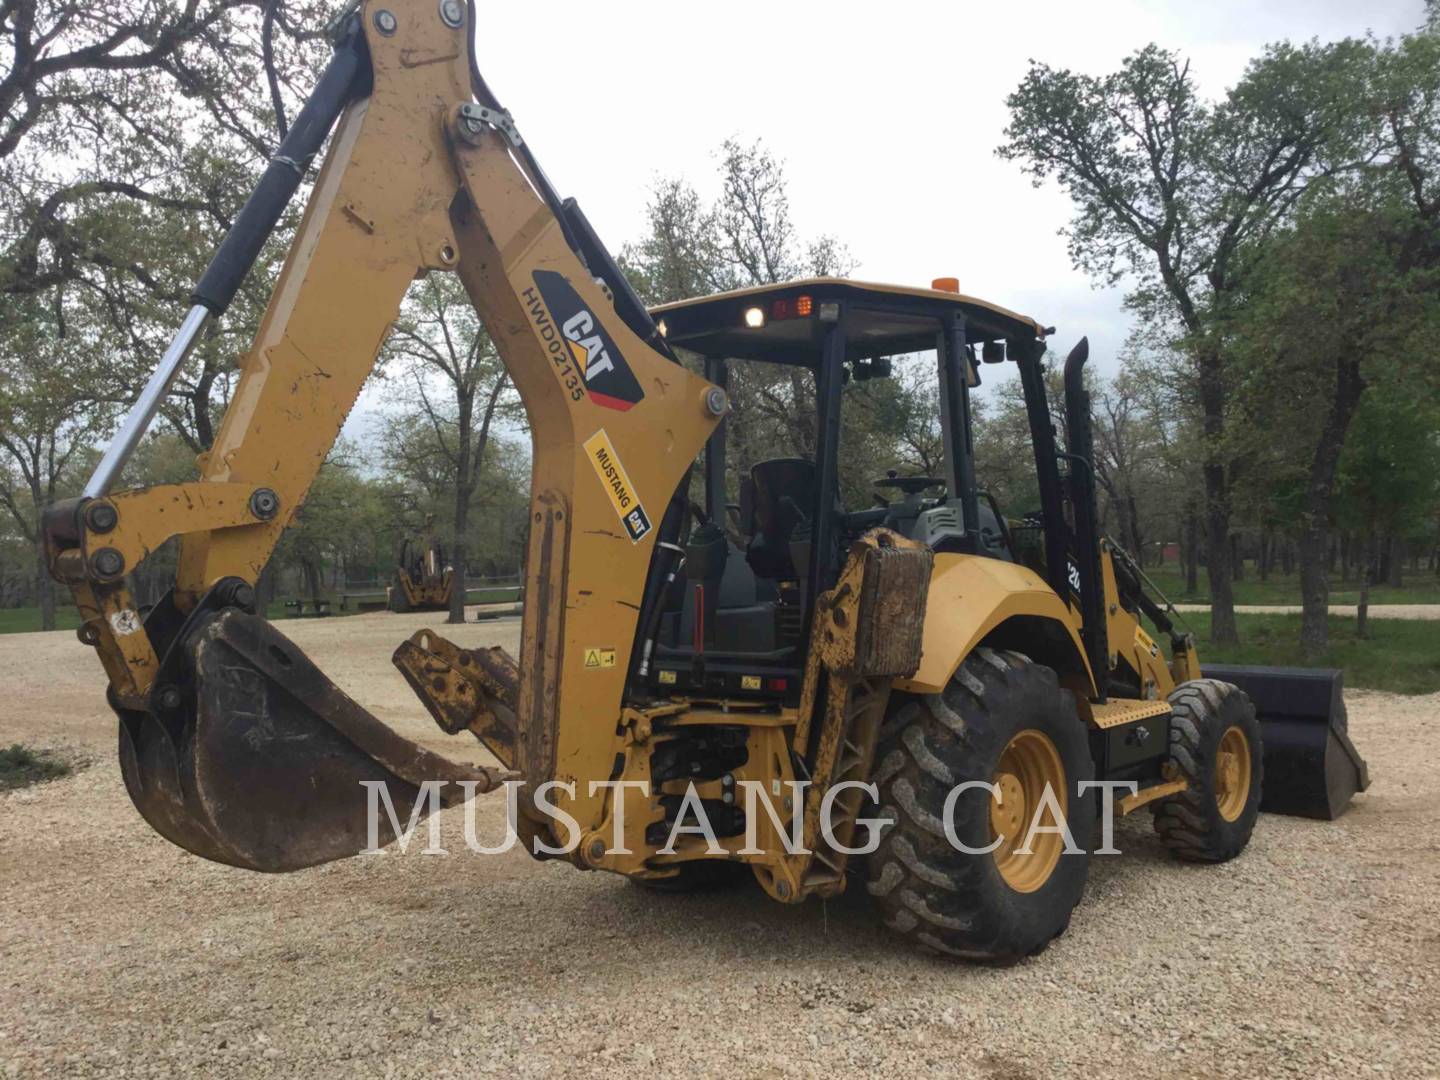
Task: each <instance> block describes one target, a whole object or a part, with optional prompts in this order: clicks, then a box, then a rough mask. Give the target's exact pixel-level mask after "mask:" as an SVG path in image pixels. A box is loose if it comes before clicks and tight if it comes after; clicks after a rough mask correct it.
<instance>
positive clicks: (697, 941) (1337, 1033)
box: [0, 615, 1440, 1080]
mask: <svg viewBox="0 0 1440 1080" xmlns="http://www.w3.org/2000/svg"><path fill="white" fill-rule="evenodd" d="M431 618H433V617H427V616H424V615H416V616H395V615H372V616H357V617H354V618H347V619H332V620H321V621H305V622H289V623H285V624H283V628H284V629H285V631H286V632H287V633H289V634H291V635H292V636H293V637H294V638H295V640H296V641H297V642H298V643H300V644H301V645H302V646H304V647H305V648H306V649H307V651H309V652H310V654H311V655H312V656H313V657H314V658H315V659H316V660H317V661H318V662H319V663H320V664H321V666H322V667H324V668H325V669H326V670H327V671H328V672H329V673H330V674H331V675H332V676H333V677H334V678H335V679H336V681H337V682H339V683H340V684H341V685H342V686H344V687H345V688H346V689H347V690H348V691H349V692H350V693H351V694H352V695H354V696H356V697H357V698H359V699H360V700H362V701H364V702H366V703H367V704H369V705H370V706H371V708H372V709H373V710H374V711H375V712H376V713H377V714H378V715H380V716H381V717H382V718H384V719H386V720H387V721H389V722H391V723H393V724H395V725H396V726H397V727H399V728H401V729H402V730H404V731H405V732H406V733H407V734H410V735H412V736H413V737H420V738H423V739H424V740H425V741H426V742H427V744H429V745H431V746H435V747H442V746H445V745H446V744H447V740H446V738H445V737H444V736H443V735H441V734H440V733H439V731H438V729H436V728H435V727H434V726H433V725H432V724H431V722H430V721H429V719H428V717H426V716H425V714H424V712H423V710H422V709H421V708H420V706H419V705H418V704H417V703H416V702H415V701H414V700H413V699H412V698H411V697H410V694H409V690H408V689H407V688H406V687H405V685H404V683H403V682H402V680H401V679H400V676H399V675H398V674H397V673H395V672H394V671H393V669H392V668H391V667H390V664H389V660H388V657H389V653H390V651H391V649H392V647H393V646H394V644H395V643H396V642H397V641H398V640H399V639H400V637H401V636H402V635H405V634H408V633H411V632H413V630H414V629H416V628H418V627H420V626H422V625H425V624H426V622H427V619H431ZM450 629H455V630H456V631H457V632H456V633H455V634H454V635H453V636H454V637H455V638H456V639H457V640H459V641H460V642H461V643H463V644H471V645H476V644H482V643H499V644H505V645H508V646H510V647H511V648H512V649H513V647H514V643H515V640H516V636H517V629H518V623H517V622H516V621H515V620H508V621H504V622H499V623H493V622H492V623H484V624H474V623H472V624H469V625H467V626H466V627H464V628H450ZM0 688H3V695H0V745H3V744H8V743H10V742H13V741H24V742H27V743H31V744H33V745H39V746H52V747H57V748H59V749H61V750H63V751H64V752H67V753H70V754H74V755H81V756H87V757H88V758H90V759H91V760H93V761H94V762H95V764H93V765H92V766H91V767H89V768H87V769H85V770H84V771H83V772H81V773H80V774H78V775H76V776H73V777H71V778H68V779H65V780H61V781H57V782H54V783H52V784H48V785H45V786H42V787H38V788H31V789H28V790H25V791H20V792H15V793H12V794H9V795H5V796H0V1075H35V1074H41V1073H44V1074H47V1075H117V1076H118V1075H168V1074H174V1073H178V1072H185V1073H194V1072H199V1071H203V1072H205V1073H207V1074H215V1075H225V1076H251V1075H272V1074H273V1075H281V1074H301V1073H304V1074H313V1073H316V1072H321V1073H326V1074H332V1073H339V1072H342V1071H343V1072H345V1073H347V1074H349V1073H361V1074H365V1075H385V1076H392V1075H394V1076H435V1075H469V1074H474V1073H485V1072H497V1073H506V1074H515V1073H518V1074H522V1075H531V1074H537V1075H538V1074H553V1073H565V1074H579V1075H589V1074H596V1075H600V1074H610V1073H619V1072H622V1071H623V1072H634V1071H636V1070H641V1071H644V1072H650V1073H659V1074H663V1075H693V1074H712V1073H721V1072H724V1073H728V1074H731V1075H762V1076H789V1075H825V1074H833V1073H835V1072H836V1071H837V1070H842V1069H848V1070H860V1071H864V1072H866V1073H874V1074H884V1075H904V1076H911V1077H913V1076H915V1075H919V1074H921V1073H928V1072H944V1073H950V1074H958V1075H966V1076H979V1077H998V1078H1008V1080H1019V1078H1022V1077H1051V1076H1125V1077H1134V1076H1155V1075H1167V1076H1181V1077H1214V1076H1255V1075H1261V1074H1265V1075H1298V1076H1342V1075H1343V1076H1347V1077H1348V1076H1352V1075H1354V1074H1356V1073H1357V1072H1358V1073H1361V1074H1365V1073H1373V1074H1385V1075H1388V1074H1391V1073H1394V1074H1397V1075H1411V1076H1414V1075H1423V1076H1435V1075H1437V1072H1436V1068H1437V1066H1436V1062H1437V1061H1440V829H1437V823H1440V774H1437V771H1436V769H1435V768H1434V765H1433V762H1434V760H1435V758H1436V756H1437V754H1440V725H1437V724H1436V723H1435V715H1436V711H1437V708H1440V695H1432V696H1429V697H1418V698H1403V697H1397V696H1394V695H1388V694H1379V693H1368V692H1363V691H1359V692H1357V691H1352V692H1350V693H1348V694H1347V701H1348V703H1349V707H1350V718H1351V727H1352V732H1353V734H1354V738H1355V742H1356V743H1357V744H1358V745H1359V747H1360V748H1361V750H1362V751H1363V752H1364V753H1365V754H1366V755H1367V756H1368V757H1369V759H1370V763H1371V769H1372V774H1373V776H1374V785H1373V787H1372V788H1371V791H1370V793H1369V794H1368V795H1365V796H1362V797H1360V798H1359V799H1358V800H1357V802H1356V804H1355V806H1354V808H1353V809H1352V810H1351V812H1350V813H1349V814H1348V815H1346V817H1344V818H1343V819H1341V821H1339V822H1337V823H1333V824H1326V823H1319V822H1312V821H1302V820H1298V819H1291V818H1280V817H1272V816H1268V815H1266V816H1262V818H1261V820H1260V823H1259V826H1258V828H1257V829H1256V832H1255V838H1254V841H1253V842H1252V844H1251V847H1250V850H1249V851H1248V852H1247V853H1246V854H1245V855H1244V856H1243V857H1241V858H1240V859H1238V860H1236V861H1234V862H1232V863H1229V864H1226V865H1224V866H1221V867H1212V868H1200V867H1191V866H1183V865H1180V864H1177V863H1175V862H1172V861H1170V860H1168V859H1167V858H1166V857H1165V856H1164V854H1163V853H1162V852H1161V850H1160V848H1159V846H1158V844H1157V842H1156V841H1155V840H1154V839H1153V838H1152V836H1151V833H1150V832H1149V824H1148V817H1146V816H1145V815H1143V814H1142V815H1137V819H1139V818H1144V819H1145V820H1135V821H1126V822H1124V823H1122V826H1121V829H1120V832H1119V841H1120V845H1121V847H1122V848H1123V849H1124V852H1125V853H1124V854H1123V855H1120V856H1114V857H1108V858H1098V859H1097V860H1096V862H1095V865H1094V869H1093V872H1092V874H1091V879H1090V880H1091V884H1090V889H1089V892H1088V893H1087V896H1086V899H1085V901H1084V903H1083V904H1082V905H1081V907H1080V909H1079V910H1078V911H1077V913H1076V917H1075V920H1074V922H1073V924H1072V926H1071V929H1070V931H1069V933H1068V934H1066V935H1065V936H1064V937H1062V938H1061V939H1060V940H1059V941H1057V942H1056V943H1055V944H1054V945H1053V946H1052V947H1051V948H1050V950H1049V951H1048V952H1046V953H1045V954H1044V955H1043V956H1041V957H1038V958H1035V959H1033V960H1030V961H1028V962H1026V963H1024V964H1021V965H1019V966H1017V967H1014V968H1010V969H1007V970H992V969H985V968H977V967H970V966H964V965H956V964H952V963H946V962H940V961H937V960H935V959H931V958H928V957H926V956H922V955H918V954H915V953H912V952H909V951H906V950H905V949H903V948H899V947H896V946H895V945H894V944H892V942H890V941H889V940H888V939H887V938H886V937H885V936H884V935H882V934H881V933H880V932H879V931H878V930H877V928H876V926H875V924H874V921H873V919H872V917H871V915H870V912H869V910H868V907H867V904H866V898H865V896H864V891H863V890H860V889H854V890H852V891H851V893H849V894H847V895H846V896H845V897H842V898H841V899H840V900H838V901H834V902H831V903H830V904H828V905H821V904H819V903H818V902H817V903H812V904H809V905H807V906H805V907H803V908H800V909H798V910H793V909H788V908H784V907H781V906H780V905H777V904H774V903H772V902H770V901H767V900H766V899H764V898H763V897H762V896H761V895H760V893H759V892H758V890H757V891H752V890H744V889H740V890H735V891H732V892H727V893H723V894H718V895H710V896H694V897H667V896H656V895H653V894H650V893H646V892H644V891H642V890H640V889H637V888H633V887H631V886H629V885H628V884H626V883H625V882H624V881H622V880H620V879H618V878H614V877H611V876H609V875H603V874H598V873H582V872H579V871H577V870H575V869H573V868H571V867H569V866H564V865H557V864H554V863H547V864H541V863H536V862H533V861H531V860H530V859H529V858H528V857H526V856H525V855H524V854H522V853H520V852H511V853H509V854H507V855H503V856H498V857H490V858H482V857H478V856H472V855H469V854H468V853H464V847H463V844H462V843H461V842H460V840H459V829H460V823H461V815H462V814H463V811H460V810H457V811H451V812H449V813H448V814H447V815H446V822H445V824H446V829H447V834H448V835H451V836H453V838H454V843H453V845H452V848H453V850H455V851H456V852H457V854H453V855H451V856H449V857H439V856H429V857H426V856H421V855H419V854H417V853H415V850H414V849H412V852H411V854H408V855H395V854H390V855H386V856H383V857H369V858H361V859H352V860H349V861H347V862H344V863H336V864H331V865H329V866H325V867H320V868H316V869H313V870H309V871H305V872H302V873H298V874H291V875H287V876H280V877H266V876H262V875H258V874H251V873H247V872H244V871H239V870H233V869H229V868H226V867H222V866H217V865H213V864H210V863H207V862H204V861H203V860H201V859H198V858H195V857H193V856H190V855H187V854H185V853H183V852H181V851H180V850H178V849H176V848H173V847H171V846H170V845H169V844H167V843H166V842H165V841H163V840H161V839H160V838H159V837H158V836H156V835H154V834H153V833H151V832H150V831H149V830H148V828H147V827H146V826H145V825H144V824H143V823H142V822H141V820H140V818H139V816H138V815H137V814H136V813H135V812H134V810H133V809H132V807H131V806H130V803H129V801H128V799H127V798H126V796H125V793H124V790H123V787H122V785H121V781H120V774H119V770H118V768H117V766H116V765H115V764H114V760H113V759H114V748H113V741H114V720H113V719H112V718H111V716H110V715H109V714H108V713H107V711H106V709H105V706H104V702H103V697H102V689H103V677H102V675H101V672H100V668H99V665H98V663H97V662H96V660H95V659H94V656H93V654H92V653H90V651H89V650H87V649H84V648H82V647H81V646H79V645H78V644H77V643H76V642H75V639H74V637H73V636H72V635H70V634H63V633H62V634H30V635H10V636H5V637H0ZM457 745H458V744H457ZM449 749H450V752H451V753H453V754H455V755H456V756H463V755H462V754H460V753H458V752H457V751H456V749H455V747H454V746H450V747H449ZM502 813H503V808H502V806H501V803H500V800H499V798H498V796H490V797H487V798H485V799H483V800H481V805H480V807H479V814H478V816H479V821H480V828H481V830H482V836H490V837H494V836H498V835H499V833H498V827H499V823H500V821H501V817H502Z"/></svg>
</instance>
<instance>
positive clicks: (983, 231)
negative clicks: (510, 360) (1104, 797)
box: [349, 0, 1423, 435]
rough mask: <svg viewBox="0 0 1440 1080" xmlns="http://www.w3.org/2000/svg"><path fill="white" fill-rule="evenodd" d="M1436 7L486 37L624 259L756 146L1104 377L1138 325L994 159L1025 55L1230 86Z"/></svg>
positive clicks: (1389, 31)
mask: <svg viewBox="0 0 1440 1080" xmlns="http://www.w3.org/2000/svg"><path fill="white" fill-rule="evenodd" d="M1422 7H1423V5H1422V3H1421V0H1366V2H1364V3H1360V2H1357V0H1267V2H1262V3H1244V2H1241V0H1209V2H1206V0H1174V2H1163V3H1161V2H1151V3H1142V2H1138V0H1131V2H1124V0H1109V2H1104V0H1101V2H1097V3H1075V2H1073V0H1072V2H1068V3H1049V2H1045V3H1036V2H1025V0H1010V2H1001V3H983V4H982V3H954V2H952V3H922V2H919V0H888V2H885V3H879V4H875V3H867V4H863V5H862V4H851V3H845V2H831V3H823V4H822V3H796V2H787V0H769V2H766V3H756V2H752V0H728V2H725V3H705V4H696V3H685V2H683V0H679V2H677V0H669V2H657V0H640V2H634V0H630V2H627V3H624V4H597V3H593V2H591V3H569V2H556V0H547V2H546V3H544V4H543V5H541V4H536V3H527V4H488V3H487V4H482V5H481V6H480V10H481V20H482V21H481V25H480V28H479V33H478V35H477V37H478V43H479V45H478V48H479V51H478V59H479V63H480V68H481V70H482V71H483V72H484V74H485V77H486V81H487V82H488V83H489V84H490V87H491V88H492V89H493V90H494V92H495V93H496V95H497V96H498V97H499V98H500V101H501V103H502V104H503V105H505V106H506V107H507V108H509V109H510V110H511V112H512V113H513V114H514V116H515V119H516V122H517V124H518V125H519V128H520V130H521V132H522V134H523V135H524V136H525V138H526V140H527V141H528V142H529V143H530V145H531V147H532V148H533V149H534V151H535V153H536V154H537V155H538V157H539V159H540V162H541V164H542V165H543V166H544V168H545V171H546V172H547V173H548V174H549V175H550V178H551V180H552V181H553V182H554V183H555V185H556V187H557V188H558V189H559V191H560V194H561V195H562V196H574V197H575V198H576V199H578V200H579V202H580V204H581V205H582V206H583V207H584V208H585V212H586V214H587V215H588V216H589V218H590V220H591V221H592V222H593V223H594V225H595V227H596V229H597V231H598V232H599V233H600V235H601V237H602V238H603V239H604V240H605V242H606V243H607V244H608V245H609V246H610V247H611V248H612V249H613V250H616V251H618V250H619V249H620V247H621V246H622V245H623V244H624V243H625V242H626V241H629V240H633V239H635V238H637V237H638V236H639V235H640V234H641V232H642V231H643V228H644V212H645V202H646V195H647V192H648V190H649V188H650V187H651V185H652V184H653V182H654V181H655V179H656V178H658V177H661V176H670V175H681V176H684V177H687V178H689V179H690V180H691V181H692V182H693V183H694V184H695V185H696V186H697V187H698V188H699V189H700V190H701V191H702V192H703V193H705V194H707V195H710V194H713V193H714V192H715V189H716V187H717V186H718V184H717V181H716V158H715V151H716V148H717V147H718V146H719V144H720V143H721V141H722V140H724V139H725V138H727V137H728V136H731V135H735V136H738V137H740V138H741V139H743V140H747V141H748V140H750V139H753V138H756V137H759V138H763V139H764V141H765V142H766V144H768V146H769V147H770V148H771V150H772V151H773V152H774V153H775V154H776V155H777V156H779V157H780V158H782V159H783V160H784V162H785V166H786V171H787V175H788V177H789V186H790V202H791V210H792V215H793V218H794V220H795V224H796V226H797V228H798V230H799V231H800V233H801V234H802V236H813V235H815V234H819V233H832V234H834V235H836V236H837V237H839V238H840V239H841V240H842V241H843V242H844V243H845V244H846V245H847V246H848V247H849V249H850V252H851V254H852V255H853V256H854V258H855V259H856V261H857V264H858V265H857V269H856V271H855V276H856V277H858V278H863V279H870V280H875V281H888V282H895V283H905V284H917V285H924V284H928V283H929V282H930V280H931V279H932V278H934V277H939V276H942V275H952V276H957V277H959V279H960V286H961V289H962V290H963V291H965V292H967V293H971V294H974V295H976V296H980V297H984V298H986V299H989V300H992V301H994V302H996V303H999V304H1002V305H1004V306H1006V307H1010V308H1013V309H1015V310H1018V311H1020V312H1023V313H1025V314H1028V315H1032V316H1034V317H1035V318H1037V319H1040V320H1042V321H1043V322H1044V323H1045V324H1046V325H1053V326H1056V327H1057V328H1058V330H1059V333H1058V334H1057V338H1056V347H1057V348H1058V349H1060V350H1061V351H1064V350H1067V349H1068V348H1069V346H1070V344H1072V343H1073V342H1074V341H1075V340H1076V339H1077V338H1078V337H1079V336H1080V335H1082V334H1088V335H1089V336H1090V342H1091V346H1092V348H1091V356H1092V357H1093V358H1095V361H1096V362H1097V364H1098V365H1099V366H1100V368H1101V370H1110V369H1112V365H1113V358H1114V355H1115V353H1116V351H1117V349H1118V348H1119V346H1120V345H1121V343H1122V342H1123V340H1124V337H1125V334H1126V330H1127V328H1128V325H1129V318H1128V316H1127V314H1126V313H1125V312H1124V310H1123V309H1122V307H1121V302H1120V300H1121V297H1120V293H1119V292H1118V291H1097V290H1094V289H1092V288H1091V286H1090V283H1089V282H1088V281H1087V280H1086V279H1085V277H1084V276H1083V275H1081V274H1080V273H1078V272H1077V271H1076V270H1074V269H1073V268H1072V267H1071V265H1070V261H1069V258H1068V256H1067V255H1066V251H1065V242H1064V240H1063V239H1062V238H1061V237H1060V236H1059V235H1057V233H1058V230H1059V229H1060V228H1061V227H1062V226H1063V225H1064V224H1065V223H1066V221H1067V220H1068V218H1069V212H1070V207H1069V201H1068V200H1067V199H1066V198H1065V196H1064V195H1062V194H1061V193H1060V192H1059V191H1058V189H1056V188H1054V187H1053V186H1048V187H1046V188H1042V189H1039V190H1037V189H1035V188H1033V187H1032V186H1031V185H1030V182H1029V181H1028V180H1027V179H1026V178H1025V177H1023V176H1022V175H1021V174H1020V171H1019V169H1018V168H1017V167H1016V166H1015V165H1013V164H1011V163H1008V162H1004V161H1001V160H999V159H998V158H996V157H995V155H994V148H995V147H996V145H998V144H999V143H1000V142H1001V140H1002V132H1003V129H1004V127H1005V123H1006V112H1005V97H1006V95H1007V94H1008V93H1009V92H1010V91H1011V90H1012V89H1014V87H1015V86H1016V84H1017V83H1018V82H1019V81H1020V79H1021V78H1022V77H1023V75H1024V73H1025V70H1026V66H1027V62H1028V60H1029V59H1031V58H1034V59H1037V60H1041V61H1044V62H1046V63H1048V64H1051V65H1055V66H1066V67H1070V68H1074V69H1077V70H1080V71H1085V72H1089V73H1093V74H1103V73H1105V72H1107V71H1111V70H1113V69H1114V68H1115V67H1116V66H1118V64H1119V62H1120V61H1121V59H1122V58H1123V57H1124V56H1125V55H1127V54H1128V53H1130V52H1133V51H1134V50H1135V49H1137V48H1139V47H1141V46H1143V45H1145V44H1146V43H1148V42H1151V41H1154V42H1157V43H1159V44H1160V45H1162V46H1164V47H1167V48H1172V49H1178V50H1180V51H1181V52H1183V53H1184V54H1185V55H1186V56H1187V57H1189V58H1190V60H1191V63H1192V71H1193V72H1194V74H1195V76H1196V78H1197V79H1198V80H1199V83H1200V86H1201V87H1202V89H1203V90H1204V91H1205V92H1206V94H1207V95H1209V96H1218V95H1219V94H1221V93H1223V92H1224V90H1225V88H1226V87H1228V86H1229V85H1231V84H1232V83H1233V82H1234V81H1235V80H1236V79H1237V78H1238V77H1239V76H1240V74H1241V73H1242V71H1243V70H1244V67H1245V64H1246V62H1247V61H1248V60H1249V59H1250V58H1252V57H1254V56H1256V55H1257V54H1258V53H1259V52H1260V51H1261V49H1262V48H1263V47H1264V45H1265V44H1266V43H1267V42H1271V41H1276V40H1280V39H1285V38H1288V39H1290V40H1292V41H1299V40H1306V39H1309V38H1319V39H1321V40H1323V41H1330V40H1336V39H1339V38H1343V37H1346V36H1354V35H1361V34H1364V33H1366V32H1367V31H1371V32H1373V33H1375V34H1377V35H1380V36H1387V35H1393V34H1396V33H1401V32H1404V31H1407V30H1410V29H1413V28H1414V27H1416V26H1417V25H1419V24H1420V22H1421V21H1422ZM371 397H372V395H370V394H367V395H366V399H367V400H366V401H365V403H364V405H362V411H368V410H367V408H366V407H367V406H368V407H373V406H372V403H371V401H370V399H371ZM356 419H357V420H358V419H360V418H359V417H357V418H356ZM356 426H358V425H352V427H351V428H350V429H349V432H350V433H352V434H356V435H359V434H360V432H359V431H358V430H356Z"/></svg>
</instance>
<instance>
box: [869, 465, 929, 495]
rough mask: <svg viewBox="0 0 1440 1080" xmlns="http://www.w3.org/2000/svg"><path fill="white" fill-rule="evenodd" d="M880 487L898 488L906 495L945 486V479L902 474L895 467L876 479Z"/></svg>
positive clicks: (876, 484)
mask: <svg viewBox="0 0 1440 1080" xmlns="http://www.w3.org/2000/svg"><path fill="white" fill-rule="evenodd" d="M875 486H876V487H878V488H898V489H900V490H901V491H903V492H904V493H905V494H906V495H914V494H917V493H918V492H921V491H925V490H927V489H929V488H933V487H944V486H945V481H944V480H943V479H941V478H940V477H937V476H901V475H899V474H898V473H897V472H896V471H895V470H894V469H891V470H890V471H889V472H887V473H886V474H885V475H884V477H882V478H881V479H879V480H876V481H875Z"/></svg>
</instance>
